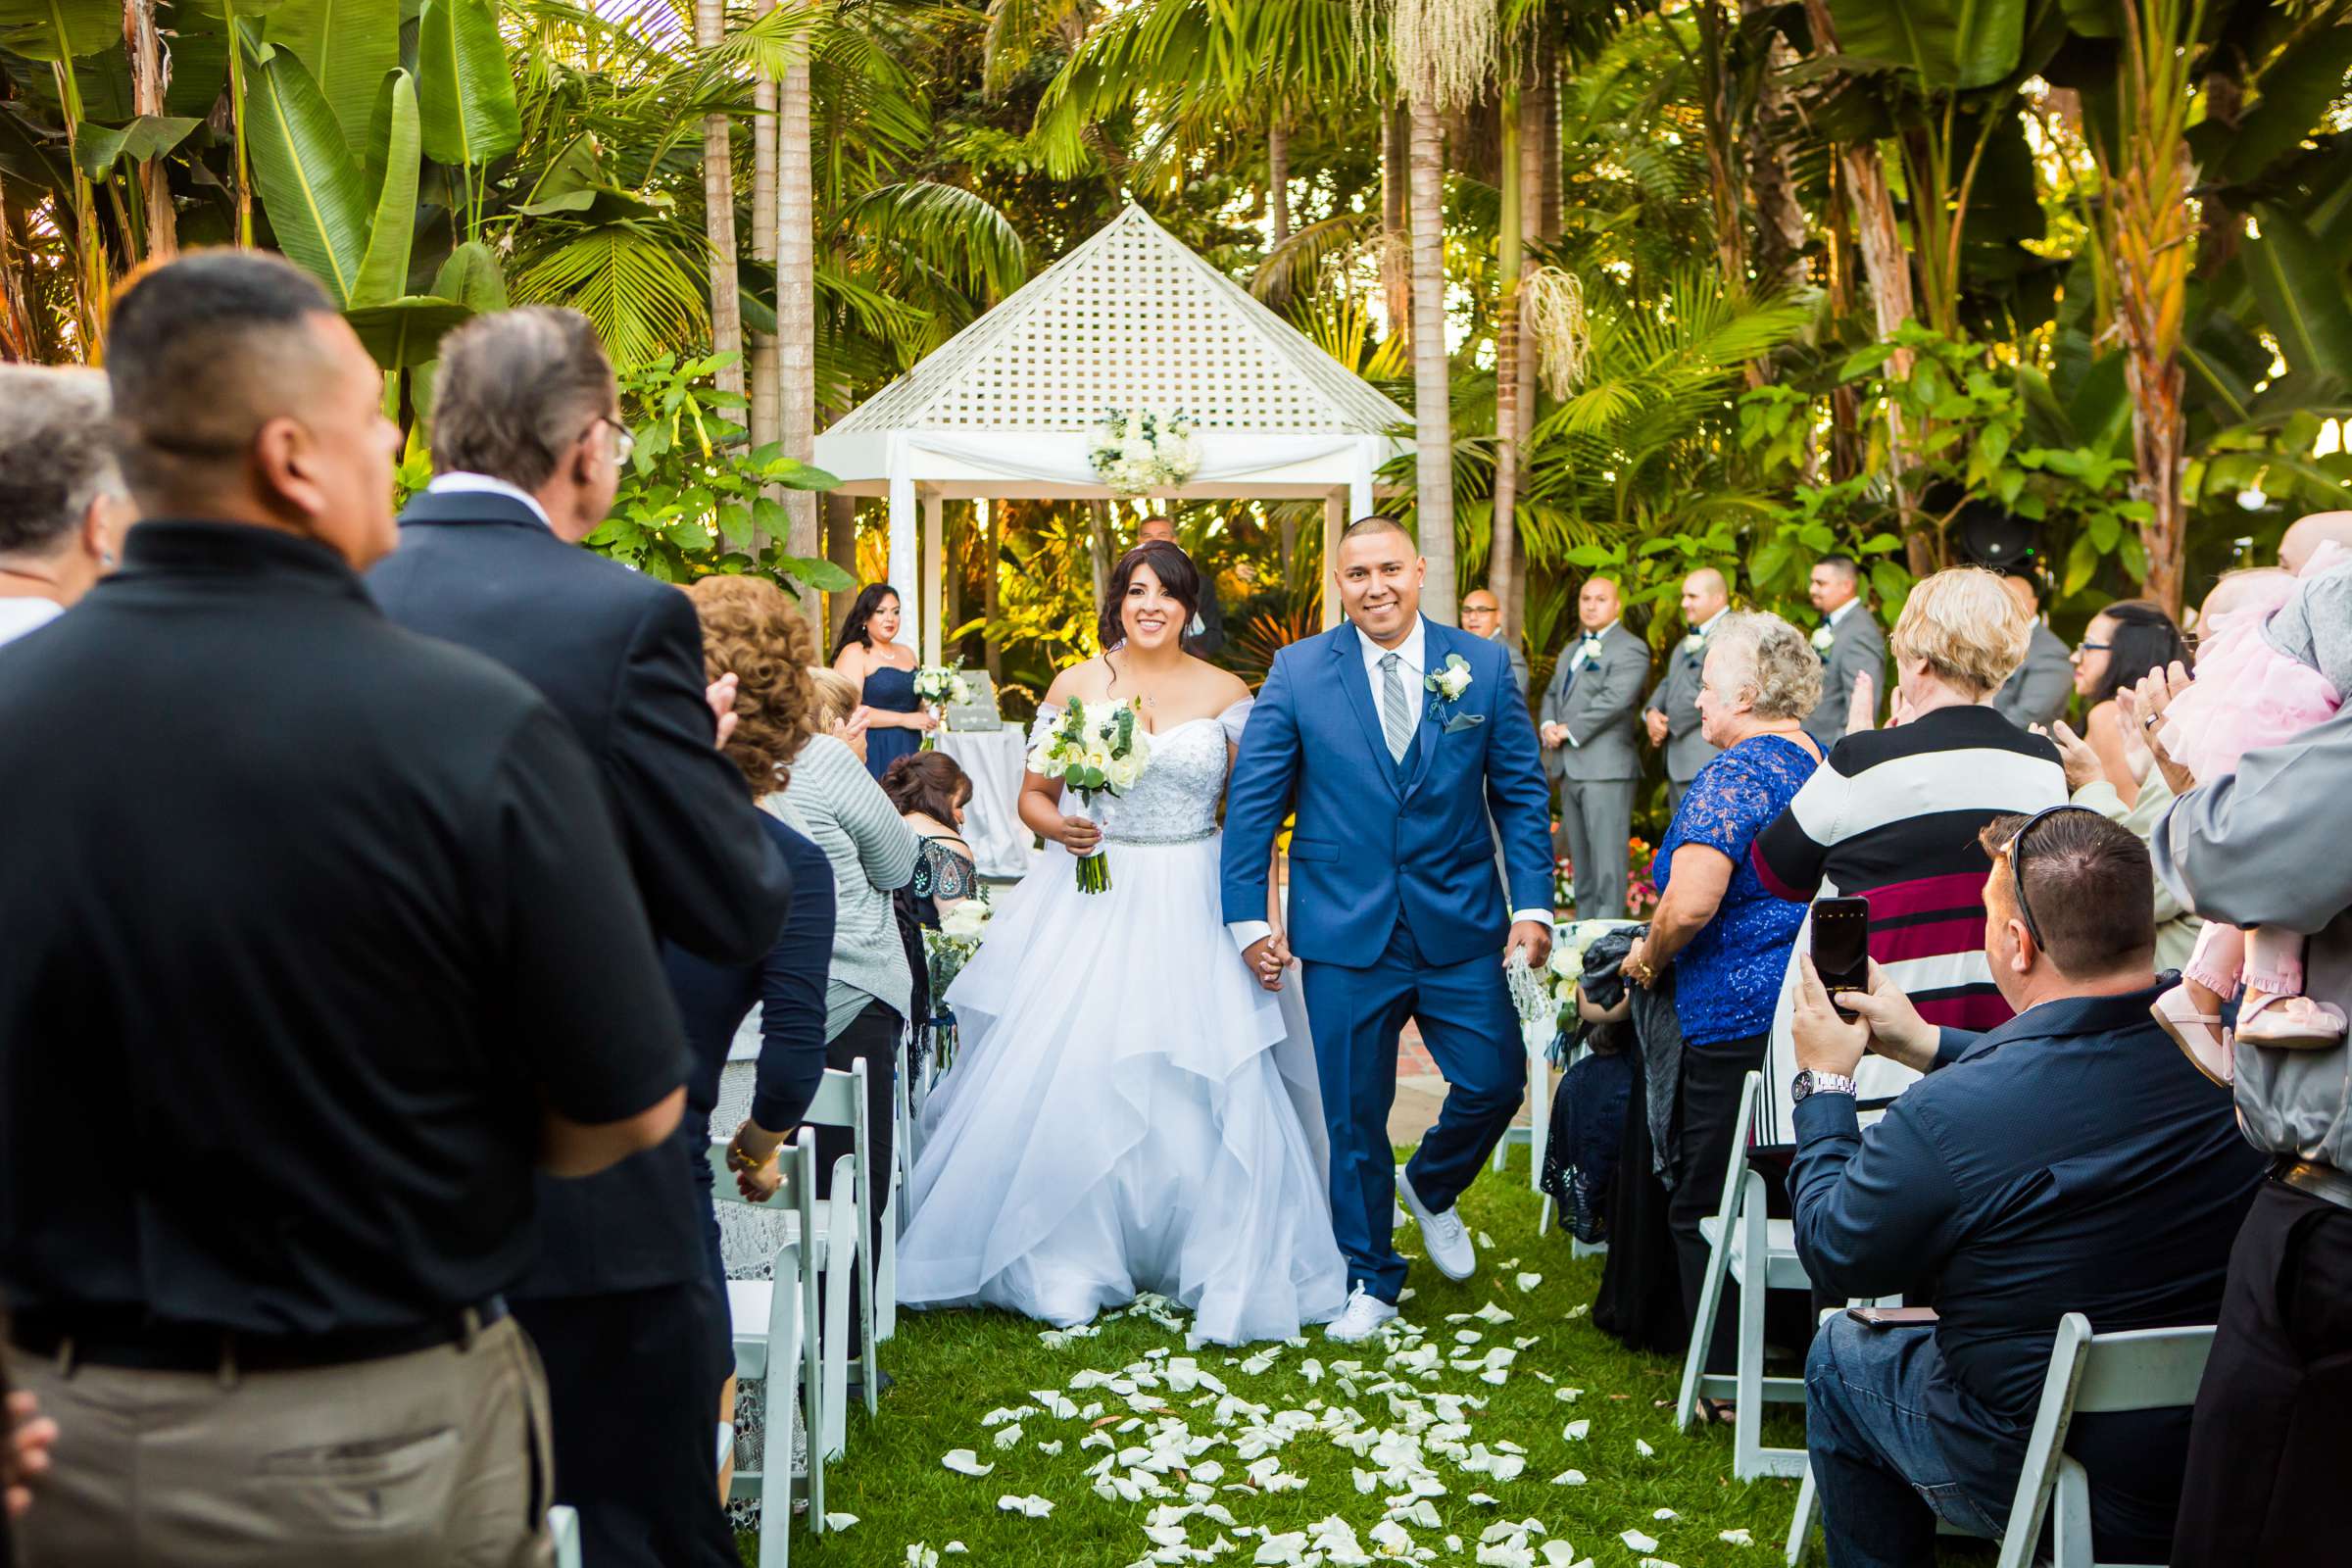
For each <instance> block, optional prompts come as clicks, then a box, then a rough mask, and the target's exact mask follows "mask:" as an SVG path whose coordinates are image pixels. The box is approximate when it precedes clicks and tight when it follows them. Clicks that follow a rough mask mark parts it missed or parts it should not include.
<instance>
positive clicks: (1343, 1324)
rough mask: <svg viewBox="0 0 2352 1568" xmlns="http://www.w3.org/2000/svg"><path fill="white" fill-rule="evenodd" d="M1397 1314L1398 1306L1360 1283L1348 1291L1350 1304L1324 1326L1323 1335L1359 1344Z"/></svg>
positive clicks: (1331, 1338)
mask: <svg viewBox="0 0 2352 1568" xmlns="http://www.w3.org/2000/svg"><path fill="white" fill-rule="evenodd" d="M1396 1315H1397V1308H1395V1307H1394V1306H1391V1305H1390V1304H1389V1303H1388V1302H1386V1301H1384V1300H1382V1299H1380V1298H1379V1297H1377V1296H1374V1295H1372V1294H1371V1293H1370V1292H1368V1291H1366V1290H1365V1289H1364V1288H1363V1287H1362V1286H1361V1285H1358V1286H1357V1287H1356V1288H1355V1289H1354V1290H1352V1291H1350V1292H1348V1304H1347V1305H1346V1306H1345V1307H1342V1308H1341V1309H1340V1315H1339V1316H1338V1317H1335V1318H1333V1319H1332V1320H1331V1322H1330V1323H1329V1324H1328V1325H1327V1326H1326V1327H1325V1328H1324V1330H1323V1337H1324V1338H1325V1339H1327V1340H1337V1341H1338V1342H1339V1343H1340V1344H1342V1345H1355V1344H1359V1343H1360V1342H1362V1341H1364V1340H1368V1339H1370V1338H1372V1336H1373V1335H1375V1334H1378V1333H1379V1332H1380V1326H1381V1325H1382V1324H1384V1323H1386V1322H1388V1321H1390V1320H1391V1319H1392V1318H1394V1317H1396Z"/></svg>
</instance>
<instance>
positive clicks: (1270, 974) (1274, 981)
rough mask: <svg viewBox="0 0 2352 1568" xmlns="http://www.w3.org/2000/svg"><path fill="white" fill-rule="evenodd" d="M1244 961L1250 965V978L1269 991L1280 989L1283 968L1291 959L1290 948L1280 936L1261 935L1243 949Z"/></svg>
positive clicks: (1286, 966)
mask: <svg viewBox="0 0 2352 1568" xmlns="http://www.w3.org/2000/svg"><path fill="white" fill-rule="evenodd" d="M1242 961H1243V962H1244V963H1246V964H1248V965H1249V966H1250V978H1251V979H1252V980H1255V981H1256V982H1257V983H1258V984H1259V985H1260V986H1262V987H1264V988H1265V989H1266V990H1268V991H1280V990H1281V989H1282V974H1283V970H1284V969H1286V968H1288V967H1289V965H1290V961H1291V954H1290V949H1289V948H1287V947H1286V946H1284V944H1283V940H1282V938H1281V937H1279V936H1269V937H1259V938H1258V939H1257V940H1256V941H1255V942H1252V943H1250V946H1248V947H1247V948H1244V949H1243V950H1242Z"/></svg>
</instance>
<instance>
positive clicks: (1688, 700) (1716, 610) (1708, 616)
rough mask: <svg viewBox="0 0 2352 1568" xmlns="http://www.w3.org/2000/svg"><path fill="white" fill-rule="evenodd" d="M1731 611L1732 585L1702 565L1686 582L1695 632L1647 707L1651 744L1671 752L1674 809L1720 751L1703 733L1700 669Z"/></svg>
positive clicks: (1669, 799) (1671, 658)
mask: <svg viewBox="0 0 2352 1568" xmlns="http://www.w3.org/2000/svg"><path fill="white" fill-rule="evenodd" d="M1731 607H1732V588H1731V584H1729V583H1727V582H1725V581H1724V580H1723V573H1722V572H1720V571H1717V570H1716V569H1715V568H1714V567H1713V566H1701V567H1699V568H1698V569H1697V570H1696V571H1694V572H1692V573H1691V575H1690V576H1688V577H1685V578H1684V579H1683V624H1684V625H1686V626H1688V627H1690V628H1691V631H1690V634H1689V635H1688V636H1686V637H1684V639H1683V640H1682V642H1681V643H1679V644H1678V645H1676V647H1675V650H1674V652H1673V653H1671V654H1668V655H1667V656H1666V673H1665V674H1664V675H1663V676H1661V677H1659V680H1658V683H1657V685H1656V686H1654V687H1652V688H1651V689H1650V693H1649V698H1648V700H1647V701H1645V702H1644V703H1642V720H1643V721H1644V722H1645V723H1646V724H1647V725H1648V727H1649V744H1650V745H1652V746H1660V747H1664V748H1665V751H1666V804H1667V809H1669V810H1672V809H1674V808H1676V807H1679V806H1681V805H1682V804H1683V791H1685V790H1687V789H1689V788H1690V787H1691V780H1692V779H1694V778H1696V777H1697V776H1698V770H1699V769H1700V768H1702V767H1704V766H1706V765H1707V759H1709V758H1711V757H1713V756H1714V755H1715V752H1716V748H1714V747H1712V746H1710V745H1708V744H1707V738H1706V736H1704V735H1703V734H1701V733H1699V727H1698V685H1699V670H1700V667H1701V666H1702V665H1704V664H1705V663H1706V662H1707V633H1709V632H1711V631H1713V630H1714V629H1715V623H1716V622H1717V621H1720V620H1721V619H1723V617H1724V613H1726V612H1727V611H1729V610H1730V609H1731Z"/></svg>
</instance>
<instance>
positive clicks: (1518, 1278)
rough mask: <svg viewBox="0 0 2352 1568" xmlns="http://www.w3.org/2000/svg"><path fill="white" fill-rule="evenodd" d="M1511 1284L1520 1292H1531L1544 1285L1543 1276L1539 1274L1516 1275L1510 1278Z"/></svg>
mask: <svg viewBox="0 0 2352 1568" xmlns="http://www.w3.org/2000/svg"><path fill="white" fill-rule="evenodd" d="M1511 1283H1512V1284H1513V1285H1516V1286H1518V1287H1519V1289H1520V1290H1521V1291H1522V1292H1526V1291H1532V1290H1534V1289H1535V1288H1536V1287H1537V1286H1539V1285H1541V1284H1543V1283H1544V1276H1543V1275H1541V1274H1516V1275H1513V1276H1512V1277H1511Z"/></svg>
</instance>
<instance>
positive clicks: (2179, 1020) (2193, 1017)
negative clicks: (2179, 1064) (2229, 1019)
mask: <svg viewBox="0 0 2352 1568" xmlns="http://www.w3.org/2000/svg"><path fill="white" fill-rule="evenodd" d="M2148 1012H2149V1014H2150V1015H2151V1016H2152V1017H2154V1018H2155V1020H2156V1022H2157V1024H2158V1025H2159V1026H2161V1027H2162V1028H2163V1030H2164V1032H2165V1033H2166V1034H2168V1035H2170V1036H2172V1040H2173V1044H2174V1045H2176V1046H2179V1047H2180V1054H2182V1055H2184V1056H2186V1057H2187V1058H2188V1060H2189V1065H2190V1066H2192V1067H2194V1068H2196V1069H2197V1071H2199V1072H2201V1073H2203V1074H2204V1075H2205V1076H2206V1077H2207V1078H2209V1079H2211V1080H2212V1081H2213V1082H2215V1083H2217V1084H2219V1085H2221V1086H2222V1087H2223V1088H2224V1089H2227V1088H2229V1080H2230V1078H2231V1077H2232V1076H2233V1075H2234V1072H2235V1064H2234V1062H2233V1061H2232V1059H2231V1055H2230V1051H2229V1041H2228V1040H2226V1039H2225V1038H2223V1035H2222V1020H2221V1017H2220V1015H2219V1014H2217V1013H2210V1012H2199V1011H2198V1010H2197V1005H2196V1004H2195V1003H2193V1002H2191V1001H2189V1000H2188V987H2186V986H2184V985H2177V986H2174V987H2173V988H2172V989H2171V990H2169V991H2167V992H2165V993H2164V995H2162V996H2160V997H2158V998H2157V999H2156V1000H2155V1002H2154V1003H2152V1004H2150V1005H2149V1007H2148Z"/></svg>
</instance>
